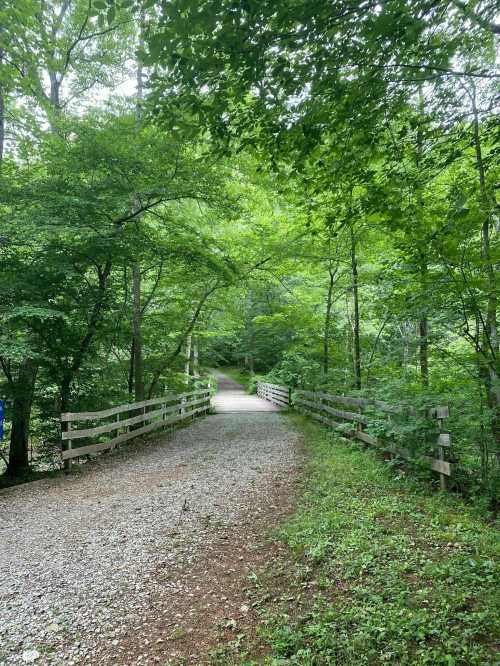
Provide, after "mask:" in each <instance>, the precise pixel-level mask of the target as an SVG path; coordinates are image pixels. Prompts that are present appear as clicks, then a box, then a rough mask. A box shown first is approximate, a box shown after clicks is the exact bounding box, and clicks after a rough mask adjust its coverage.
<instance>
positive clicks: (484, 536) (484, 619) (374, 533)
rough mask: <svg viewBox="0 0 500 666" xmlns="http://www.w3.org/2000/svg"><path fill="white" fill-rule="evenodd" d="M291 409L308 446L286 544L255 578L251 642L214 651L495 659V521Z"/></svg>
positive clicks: (287, 658)
mask: <svg viewBox="0 0 500 666" xmlns="http://www.w3.org/2000/svg"><path fill="white" fill-rule="evenodd" d="M295 420H296V423H297V425H298V427H299V428H300V429H301V430H302V431H303V433H304V438H305V444H306V448H307V450H308V452H309V455H310V462H309V463H308V465H309V467H308V473H307V475H306V481H305V483H306V490H305V493H304V496H303V498H302V500H301V501H300V503H299V506H298V509H297V511H296V513H295V515H293V516H292V517H291V518H290V520H289V521H288V523H287V524H286V525H285V526H284V527H283V528H282V531H281V532H280V534H279V537H280V539H281V540H282V542H283V544H284V545H285V548H284V555H282V556H281V557H280V558H278V560H277V561H275V562H274V563H272V564H271V565H269V568H268V569H267V570H266V571H264V572H262V573H261V574H260V575H259V576H258V577H255V581H254V584H253V590H252V592H251V593H250V594H251V598H253V599H256V600H257V601H255V605H256V606H258V605H259V604H260V606H259V607H260V608H261V609H262V610H261V611H260V628H259V634H260V637H261V642H260V643H259V645H254V646H253V648H252V647H251V646H250V647H248V646H247V647H246V648H245V652H244V653H243V651H242V650H241V649H240V650H237V651H234V650H233V651H232V654H231V657H230V658H228V655H227V654H226V657H221V659H226V661H225V663H238V664H245V665H247V666H249V665H250V664H257V663H259V664H270V665H272V666H278V665H280V666H281V665H285V664H300V666H316V665H318V666H319V665H323V664H325V665H326V664H332V665H339V666H340V665H342V666H344V665H353V666H354V665H356V666H362V665H365V664H403V665H404V664H418V665H421V664H429V665H431V664H432V665H433V666H437V665H440V664H443V665H446V666H459V665H463V666H474V665H481V666H486V665H493V664H499V663H500V659H499V657H500V655H499V653H498V651H497V648H498V638H499V629H500V625H499V620H500V608H499V597H498V590H499V586H498V583H499V569H498V555H499V542H498V532H496V531H495V529H494V528H493V526H491V525H489V524H488V523H487V522H486V521H485V519H484V516H482V515H481V514H480V513H479V511H478V510H476V509H474V507H471V506H467V505H466V504H465V503H464V502H463V501H462V500H461V499H459V498H457V497H454V496H452V495H450V494H442V493H438V492H435V491H434V490H433V489H431V488H430V486H426V485H423V484H419V483H418V482H416V481H412V480H410V479H408V478H406V476H404V475H403V474H402V473H401V472H400V471H399V470H398V469H396V468H394V467H391V466H390V465H388V464H387V463H384V462H383V461H382V460H380V459H379V458H377V457H376V454H375V453H374V452H372V451H370V450H367V449H364V448H361V446H360V445H356V444H351V443H348V442H346V441H344V440H342V439H340V438H339V437H338V436H335V435H334V434H332V433H329V432H327V431H326V430H324V429H322V428H321V427H320V426H317V425H316V424H314V423H311V422H308V421H306V420H305V419H302V418H296V419H295ZM259 600H260V601H259ZM262 600H269V601H267V602H266V603H263V604H262V603H261V601H262ZM244 655H245V656H244ZM248 655H250V656H248ZM252 655H254V656H253V657H252ZM257 655H258V656H257ZM219 663H220V662H219Z"/></svg>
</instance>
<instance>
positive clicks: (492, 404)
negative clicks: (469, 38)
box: [471, 82, 500, 462]
mask: <svg viewBox="0 0 500 666" xmlns="http://www.w3.org/2000/svg"><path fill="white" fill-rule="evenodd" d="M471 86H472V94H471V102H472V112H473V136H474V149H475V154H476V166H477V170H478V175H479V186H480V190H481V198H482V201H483V206H484V209H485V210H484V221H483V224H482V227H481V244H482V255H483V261H484V272H485V278H486V284H487V290H488V293H487V305H486V321H485V325H484V343H483V351H484V356H485V357H486V358H487V359H488V361H487V366H488V367H487V374H486V395H487V399H488V406H489V408H490V409H491V411H492V419H491V428H492V434H493V437H494V440H495V447H496V456H497V460H498V461H499V462H500V378H499V369H498V363H499V361H498V355H499V343H498V327H497V307H498V297H497V277H496V269H497V267H496V266H495V265H494V263H493V260H492V257H491V248H490V224H491V217H492V216H491V205H490V200H489V196H488V191H487V186H486V171H485V166H484V160H483V154H482V147H481V136H480V131H479V113H478V109H477V104H476V86H475V83H474V82H471Z"/></svg>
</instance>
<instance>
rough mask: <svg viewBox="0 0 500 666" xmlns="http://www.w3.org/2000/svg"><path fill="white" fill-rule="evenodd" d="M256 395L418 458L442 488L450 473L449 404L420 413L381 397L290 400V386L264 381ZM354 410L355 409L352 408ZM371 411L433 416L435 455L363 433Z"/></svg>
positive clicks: (309, 395)
mask: <svg viewBox="0 0 500 666" xmlns="http://www.w3.org/2000/svg"><path fill="white" fill-rule="evenodd" d="M257 394H258V395H259V396H260V397H261V398H264V400H269V401H270V402H273V403H275V404H277V405H280V406H292V405H293V407H294V408H295V409H297V410H298V411H300V412H302V413H304V414H306V415H308V416H310V417H311V418H313V419H316V421H321V423H324V424H325V425H327V426H328V427H330V428H334V429H337V430H339V431H341V432H342V434H343V435H345V436H346V437H353V438H356V439H359V440H361V441H362V442H365V444H370V445H371V446H377V447H378V448H380V449H382V450H384V451H388V452H390V453H391V454H394V455H398V456H400V457H401V458H404V459H405V460H416V459H417V460H418V461H419V462H421V463H423V464H424V465H426V466H428V467H429V468H430V469H431V470H433V471H435V472H437V473H438V474H439V476H440V482H441V487H442V488H444V487H445V486H446V477H447V476H451V473H452V467H451V463H449V462H448V461H446V460H445V451H446V450H449V448H450V446H451V437H450V434H449V433H447V432H444V419H445V418H447V417H448V416H449V413H448V407H434V408H431V409H428V410H424V413H423V412H421V411H420V412H419V411H418V410H416V409H409V410H408V409H406V410H405V409H404V408H402V407H400V406H397V405H390V404H388V403H386V402H382V401H381V400H373V399H370V398H354V397H350V396H344V395H334V394H331V393H321V392H316V391H301V390H297V391H294V393H293V400H292V398H291V396H292V394H291V389H290V387H288V386H281V385H277V384H267V383H265V382H259V383H258V384H257ZM353 409H355V410H356V411H352V410H353ZM370 411H371V412H372V413H371V414H370V413H369V412H370ZM374 411H375V412H379V413H381V414H382V415H383V417H385V419H386V421H388V422H390V420H391V418H393V417H395V416H396V415H403V416H405V417H407V418H412V417H413V418H421V417H422V416H425V417H426V418H433V419H434V418H435V419H436V422H437V423H436V425H437V428H436V429H437V430H438V431H439V432H438V435H437V440H436V442H435V449H436V453H437V457H433V456H426V455H424V456H419V455H418V453H414V452H413V451H411V450H410V449H409V448H405V447H403V446H398V445H397V444H396V443H394V442H391V441H389V440H386V439H383V438H380V437H375V436H374V435H372V434H370V433H368V432H366V431H365V428H366V427H369V426H370V425H373V424H374V421H375V419H376V418H377V416H376V415H375V414H373V412H374ZM367 412H368V413H367ZM349 426H351V427H349Z"/></svg>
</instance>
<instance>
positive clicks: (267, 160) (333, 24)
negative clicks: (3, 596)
mask: <svg viewBox="0 0 500 666" xmlns="http://www.w3.org/2000/svg"><path fill="white" fill-rule="evenodd" d="M0 19H1V21H0V23H1V27H0V62H1V65H2V67H1V74H0V216H1V225H2V226H1V231H0V259H1V263H0V274H1V284H2V290H1V297H0V318H1V330H0V362H1V363H0V367H1V379H0V381H1V384H0V386H1V388H0V392H1V395H2V396H3V397H4V398H5V399H6V401H7V404H6V414H7V419H8V422H7V429H6V434H7V437H8V438H10V442H9V441H7V440H6V441H5V446H4V447H3V449H1V450H2V456H3V458H4V461H5V463H6V464H7V465H8V467H7V471H8V473H9V474H10V475H12V476H17V475H19V474H23V473H25V472H26V470H27V469H28V467H29V462H30V461H29V459H28V448H29V443H30V441H31V443H32V445H33V446H34V449H35V458H36V460H41V458H40V455H41V454H43V453H44V452H45V453H46V452H49V453H50V452H51V451H53V450H54V449H55V450H57V448H58V446H59V437H60V433H59V421H58V417H59V415H60V413H61V411H66V410H78V409H90V408H103V407H105V406H108V405H111V404H115V403H117V402H124V401H129V400H133V399H135V400H141V399H144V398H147V397H151V396H155V395H158V394H161V393H162V392H164V391H165V390H166V389H175V388H177V387H178V386H180V385H184V384H185V382H186V381H187V377H186V375H187V376H188V377H194V378H196V376H197V375H198V374H199V371H200V369H199V367H198V358H199V360H200V363H201V366H202V367H205V368H206V367H210V366H214V365H224V364H228V365H229V364H233V365H234V364H236V365H239V366H240V367H242V368H246V369H247V370H248V372H250V373H260V374H262V375H266V376H267V377H269V378H270V379H272V380H274V381H280V382H284V383H287V384H290V385H292V386H301V387H306V388H309V387H315V388H319V387H324V388H328V389H329V390H331V391H335V392H343V393H352V392H353V391H355V392H358V393H359V392H361V393H362V394H366V395H370V396H375V397H380V398H382V399H384V400H387V401H394V402H402V401H403V402H406V403H407V404H417V405H424V404H434V405H435V404H438V403H448V404H450V407H451V415H452V416H451V429H452V434H453V451H452V457H453V460H455V462H456V470H457V474H456V475H455V477H454V478H455V481H454V483H455V484H456V486H457V487H458V488H460V489H461V490H464V491H467V492H469V493H476V494H481V495H483V496H485V497H487V498H489V499H488V501H490V500H492V499H493V498H494V497H495V495H496V493H497V492H498V468H499V460H500V445H499V438H500V430H499V428H500V419H499V401H500V386H499V380H498V334H497V306H498V284H497V278H496V272H497V267H498V229H499V223H500V222H499V209H498V178H499V160H498V156H499V148H498V146H499V145H500V142H499V126H498V123H496V122H495V119H496V118H495V113H496V111H497V110H498V109H497V107H496V102H497V92H498V86H497V84H498V74H497V70H496V66H497V49H496V46H497V44H496V42H495V39H496V36H497V35H498V33H499V30H500V28H499V26H498V17H497V15H496V12H495V3H494V2H469V3H462V2H455V1H454V0H450V1H449V2H443V3H434V2H427V1H426V0H419V1H417V2H411V3H410V2H408V1H407V0H388V2H385V3H376V2H370V1H366V2H351V1H350V0H339V1H338V2H335V3H324V2H303V1H302V0H301V1H299V2H295V1H294V2H288V1H287V0H284V1H283V2H279V3H276V2H268V1H263V2H251V1H250V2H243V3H240V2H233V0H217V1H216V0H203V1H198V0H197V1H194V0H173V1H169V2H153V1H146V2H142V3H141V2H140V1H139V0H138V1H137V2H133V1H132V0H116V1H113V0H93V1H92V2H91V3H88V2H87V1H85V2H83V1H80V0H70V1H68V0H51V1H49V2H43V3H39V2H37V1H36V0H23V1H22V2H19V1H17V0H16V2H13V1H9V0H8V1H7V3H4V5H3V6H2V9H1V10H0ZM417 435H418V433H415V432H411V431H410V429H406V430H405V429H404V428H403V429H402V430H401V431H400V432H399V434H398V436H400V437H403V436H404V437H408V438H411V437H414V438H417V439H418V437H417ZM417 443H418V442H417Z"/></svg>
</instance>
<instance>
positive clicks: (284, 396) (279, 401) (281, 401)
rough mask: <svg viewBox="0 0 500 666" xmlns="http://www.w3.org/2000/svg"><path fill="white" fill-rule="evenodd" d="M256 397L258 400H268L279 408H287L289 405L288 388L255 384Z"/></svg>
mask: <svg viewBox="0 0 500 666" xmlns="http://www.w3.org/2000/svg"><path fill="white" fill-rule="evenodd" d="M257 395H258V396H259V398H263V399H264V400H268V401H269V402H272V403H274V404H275V405H278V406H279V407H288V406H289V405H290V389H289V388H288V386H281V385H280V384H269V383H267V382H257Z"/></svg>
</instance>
